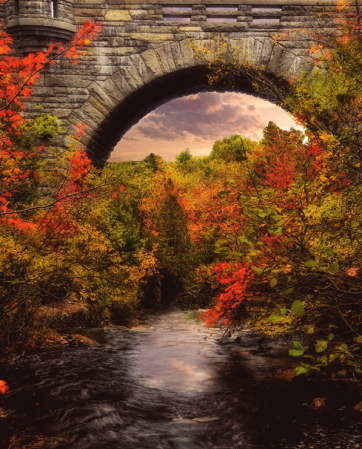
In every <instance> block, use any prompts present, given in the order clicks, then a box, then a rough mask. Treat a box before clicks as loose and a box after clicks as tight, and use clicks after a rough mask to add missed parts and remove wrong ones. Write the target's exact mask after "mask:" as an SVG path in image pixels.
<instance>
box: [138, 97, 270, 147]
mask: <svg viewBox="0 0 362 449" xmlns="http://www.w3.org/2000/svg"><path fill="white" fill-rule="evenodd" d="M250 112H252V113H250ZM264 126H265V123H264V121H263V120H262V118H261V116H260V115H259V113H258V111H257V110H256V108H255V107H253V106H252V107H250V105H243V104H242V102H239V103H237V102H233V103H231V102H225V101H224V98H223V97H222V95H219V94H215V93H203V94H197V95H190V96H188V97H183V98H179V99H177V100H174V101H170V102H169V103H166V104H165V105H163V106H161V107H159V108H157V109H156V110H155V111H153V112H152V113H151V114H149V115H148V116H147V117H145V118H144V119H143V120H141V122H139V124H138V125H137V131H138V132H139V133H140V134H141V135H142V136H143V137H145V138H147V139H153V140H156V141H159V140H166V141H173V140H179V139H185V138H187V137H193V138H194V139H195V140H196V141H199V142H200V141H210V140H216V139H220V138H222V137H226V136H230V135H231V134H235V133H238V134H244V135H248V136H250V137H253V138H257V136H258V134H260V132H261V130H262V129H263V128H264Z"/></svg>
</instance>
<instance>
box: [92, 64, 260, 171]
mask: <svg viewBox="0 0 362 449" xmlns="http://www.w3.org/2000/svg"><path fill="white" fill-rule="evenodd" d="M207 73H208V72H207V68H206V67H204V66H196V67H191V68H186V69H180V70H176V71H174V72H172V73H170V74H167V75H163V76H160V77H158V78H156V79H154V80H152V81H150V82H149V83H146V84H144V85H143V86H142V87H140V88H138V89H136V90H135V91H134V92H133V93H131V94H130V95H128V96H127V97H126V98H125V99H124V100H123V101H121V102H120V104H119V105H118V106H117V107H116V108H115V109H114V110H113V111H112V112H111V113H109V114H108V116H107V118H106V120H104V121H103V123H102V124H101V126H100V127H99V130H101V131H99V132H97V136H96V137H95V138H94V139H92V141H91V144H90V145H88V154H89V156H90V157H91V159H92V161H93V162H94V163H95V164H96V165H103V164H104V163H105V162H106V161H107V159H108V157H109V156H110V155H111V153H112V151H113V150H114V148H115V147H116V145H117V144H118V142H119V141H120V140H121V139H122V137H123V136H124V135H125V134H126V133H127V131H129V130H130V129H131V128H132V127H133V126H134V125H136V124H137V123H138V122H139V121H140V120H141V119H142V118H144V117H145V116H146V115H147V114H149V113H151V112H152V111H154V110H155V109H156V108H158V107H160V106H162V105H163V104H165V103H167V102H170V101H171V100H174V99H176V98H180V97H184V96H189V95H194V94H200V93H204V92H205V93H206V92H218V93H225V92H237V93H242V94H248V95H253V96H256V97H261V96H260V95H259V94H258V92H256V91H255V89H254V88H253V86H252V84H251V82H250V81H249V80H247V79H240V80H239V81H238V84H237V85H235V86H234V87H231V86H228V85H222V84H220V85H214V86H209V85H208V82H207Z"/></svg>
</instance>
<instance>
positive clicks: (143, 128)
mask: <svg viewBox="0 0 362 449" xmlns="http://www.w3.org/2000/svg"><path fill="white" fill-rule="evenodd" d="M270 120H272V121H274V122H275V123H276V124H277V125H278V126H279V127H280V128H283V129H290V128H291V127H295V128H298V127H297V126H296V124H295V123H294V121H293V119H292V118H291V117H290V116H289V115H288V114H287V113H286V112H284V111H283V110H282V109H281V108H279V107H278V106H275V105H273V104H272V103H269V102H267V101H265V100H262V99H260V98H257V97H253V96H251V95H245V94H239V93H216V92H206V93H200V94H196V95H189V96H186V97H182V98H177V99H176V100H172V101H169V102H168V103H165V104H164V105H162V106H160V107H159V108H157V109H155V110H154V111H152V112H151V113H150V114H148V115H146V116H145V117H144V118H143V119H142V120H140V121H139V122H138V123H137V124H136V125H135V126H133V127H132V128H131V129H130V130H129V131H128V132H127V133H126V134H125V135H124V136H123V138H122V139H121V140H120V142H119V143H118V144H117V145H116V147H115V149H114V151H113V153H112V155H111V158H110V160H111V161H128V160H142V159H144V158H145V157H146V156H147V155H148V154H150V153H155V154H157V155H159V156H162V157H163V159H165V160H167V161H173V160H174V159H175V156H176V155H177V154H179V153H180V152H181V151H183V150H185V149H186V148H189V149H190V152H191V154H192V155H193V156H203V155H207V154H209V153H210V151H211V148H212V145H213V143H214V142H215V140H218V139H222V138H223V137H230V136H231V135H232V134H241V135H243V136H245V137H249V138H250V139H253V140H259V139H260V138H261V136H262V132H263V129H264V127H265V126H266V125H267V124H268V122H269V121H270Z"/></svg>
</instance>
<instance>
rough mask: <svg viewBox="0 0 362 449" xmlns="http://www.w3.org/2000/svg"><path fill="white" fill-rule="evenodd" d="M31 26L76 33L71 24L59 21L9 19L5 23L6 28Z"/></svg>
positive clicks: (75, 27) (74, 26) (75, 28)
mask: <svg viewBox="0 0 362 449" xmlns="http://www.w3.org/2000/svg"><path fill="white" fill-rule="evenodd" d="M22 26H27V27H28V26H33V27H49V28H58V29H61V30H67V31H70V32H72V33H76V32H77V26H76V25H73V24H72V23H68V22H63V21H62V20H59V19H40V18H31V17H30V18H23V17H18V18H16V19H10V20H8V21H7V23H6V28H13V27H22Z"/></svg>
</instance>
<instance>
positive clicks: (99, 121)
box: [68, 37, 314, 164]
mask: <svg viewBox="0 0 362 449" xmlns="http://www.w3.org/2000/svg"><path fill="white" fill-rule="evenodd" d="M196 42H197V41H196ZM203 42H205V41H203ZM197 43H201V41H199V42H197ZM229 45H234V46H239V47H240V48H239V51H240V57H241V59H242V60H243V59H244V60H246V58H249V60H252V61H254V62H257V63H258V64H259V65H263V66H265V71H266V72H268V73H270V74H273V75H277V74H280V73H283V74H285V76H288V77H290V76H295V75H296V74H298V73H299V72H301V71H310V70H311V69H312V68H313V67H314V60H313V58H311V57H310V56H306V55H305V54H301V52H300V51H299V52H298V51H295V50H293V49H291V48H287V47H284V46H282V45H280V44H279V43H275V42H274V41H273V39H271V38H270V37H261V38H250V37H249V38H244V39H242V38H241V39H229ZM188 46H189V40H186V39H185V40H182V41H179V42H173V43H166V44H164V45H161V46H159V47H158V48H156V49H149V50H146V51H144V52H142V53H139V54H134V55H131V56H129V57H127V59H126V61H125V62H124V63H123V64H122V66H120V67H118V68H117V69H116V70H115V71H114V73H113V74H112V75H109V76H106V77H103V79H102V80H99V79H98V80H97V81H94V82H92V83H91V84H90V85H89V86H88V92H89V97H88V99H87V100H86V101H85V102H84V103H83V104H82V105H81V107H79V108H78V109H75V110H74V111H73V112H72V114H71V115H70V117H69V118H68V121H69V122H70V123H71V124H72V125H73V126H74V125H76V124H77V123H82V124H86V125H88V127H87V129H86V134H85V135H84V137H83V140H82V144H83V145H84V147H85V148H87V152H88V155H89V156H90V157H91V159H92V160H93V161H94V162H95V163H98V164H102V163H104V162H105V161H106V159H107V158H108V156H109V155H110V153H111V152H112V150H113V148H114V147H115V145H116V144H117V143H118V141H119V140H120V139H121V137H122V136H123V135H124V134H125V133H126V132H127V131H128V130H129V129H130V128H131V127H132V126H133V125H134V124H136V123H137V122H138V121H139V120H140V119H141V118H142V117H144V116H145V115H146V114H147V113H149V112H151V111H152V110H154V109H155V108H156V107H158V106H160V105H161V104H163V103H165V102H167V101H169V100H171V99H173V98H176V97H181V96H184V95H189V94H193V93H198V92H200V91H206V90H208V88H207V83H206V70H207V69H206V67H205V66H204V65H203V64H202V63H201V62H200V60H198V59H196V58H195V57H194V54H193V52H192V50H191V49H190V48H188ZM209 90H215V89H209ZM224 90H225V89H224ZM234 90H237V91H239V92H244V93H254V94H257V93H255V92H252V89H251V86H248V85H244V86H237V88H236V89H234Z"/></svg>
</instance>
